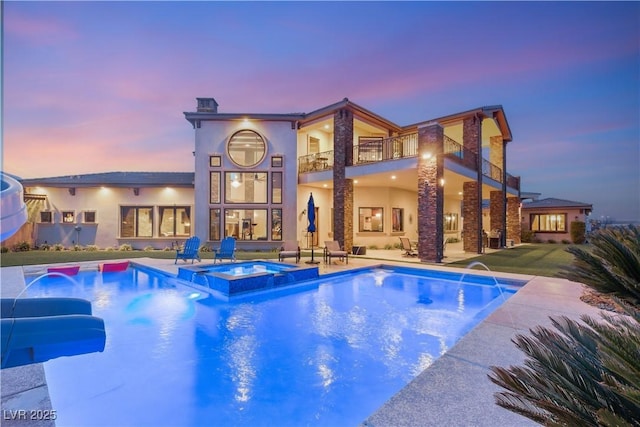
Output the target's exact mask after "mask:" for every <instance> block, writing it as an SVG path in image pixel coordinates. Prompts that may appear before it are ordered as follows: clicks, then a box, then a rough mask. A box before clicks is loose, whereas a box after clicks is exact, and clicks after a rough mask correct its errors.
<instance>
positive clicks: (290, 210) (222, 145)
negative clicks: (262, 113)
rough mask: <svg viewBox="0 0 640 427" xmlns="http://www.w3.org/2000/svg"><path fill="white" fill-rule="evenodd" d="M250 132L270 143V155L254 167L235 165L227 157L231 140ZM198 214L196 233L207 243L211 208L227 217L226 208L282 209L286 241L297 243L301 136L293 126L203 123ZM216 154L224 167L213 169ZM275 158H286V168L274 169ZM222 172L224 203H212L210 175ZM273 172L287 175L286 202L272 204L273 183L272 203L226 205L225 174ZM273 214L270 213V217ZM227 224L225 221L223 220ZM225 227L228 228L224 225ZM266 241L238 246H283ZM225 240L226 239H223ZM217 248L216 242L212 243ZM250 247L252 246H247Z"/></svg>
mask: <svg viewBox="0 0 640 427" xmlns="http://www.w3.org/2000/svg"><path fill="white" fill-rule="evenodd" d="M243 129H249V130H253V131H256V132H258V133H259V134H260V135H261V136H262V137H263V139H264V140H265V142H266V144H267V152H266V155H265V156H264V158H263V160H262V161H261V162H260V163H259V164H257V165H256V166H254V167H251V168H242V167H239V166H237V165H235V164H234V163H233V162H232V161H231V160H230V159H229V156H228V154H227V143H228V141H229V138H230V137H231V136H232V135H233V134H234V133H236V132H237V131H240V130H243ZM194 151H195V153H194V154H195V188H196V190H195V196H194V203H195V211H196V218H197V219H198V221H197V222H196V229H195V234H196V235H197V236H198V237H200V239H201V240H202V241H203V242H209V209H210V208H220V209H222V215H223V216H224V209H248V208H251V207H254V208H255V207H258V208H260V209H268V210H269V212H270V210H271V208H281V209H282V223H283V225H285V226H283V227H282V231H283V235H282V238H283V240H295V239H297V238H298V236H297V234H296V228H295V227H294V226H293V225H294V224H296V222H297V213H298V212H297V211H296V207H297V204H296V201H297V189H296V187H297V183H298V178H297V133H296V129H292V126H291V123H289V122H280V121H259V120H248V121H241V120H230V121H204V120H203V121H202V122H201V126H200V128H196V129H195V150H194ZM212 155H219V156H221V159H222V163H221V166H220V167H210V164H209V158H210V156H212ZM274 155H278V156H282V157H283V165H282V167H277V168H274V167H271V157H272V156H274ZM213 171H219V172H220V187H221V193H220V197H221V203H219V204H210V203H209V202H210V185H209V180H210V172H213ZM229 171H238V172H252V171H255V172H270V171H281V172H282V173H283V177H282V179H283V182H282V187H283V188H282V203H281V204H279V203H278V204H272V203H271V184H270V183H269V186H268V188H269V191H268V193H269V195H268V203H266V204H260V206H256V204H236V203H234V204H225V203H224V180H225V175H224V172H229ZM269 215H270V214H269ZM223 223H224V218H223ZM223 227H224V225H223ZM268 236H269V237H268V239H267V240H266V241H259V242H256V241H250V242H249V241H238V247H239V248H242V247H243V245H245V246H246V245H251V246H250V248H252V249H273V248H275V247H279V246H280V245H281V242H280V241H277V242H274V241H271V240H270V237H271V236H270V235H269V234H268ZM222 237H224V236H222ZM210 243H212V244H213V246H215V244H216V242H210ZM247 248H249V247H247Z"/></svg>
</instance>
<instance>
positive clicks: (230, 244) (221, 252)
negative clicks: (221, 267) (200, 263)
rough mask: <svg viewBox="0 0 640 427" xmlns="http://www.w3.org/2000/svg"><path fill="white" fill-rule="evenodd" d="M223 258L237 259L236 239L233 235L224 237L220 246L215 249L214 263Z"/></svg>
mask: <svg viewBox="0 0 640 427" xmlns="http://www.w3.org/2000/svg"><path fill="white" fill-rule="evenodd" d="M223 259H230V260H231V261H235V260H236V239H234V238H233V237H225V238H224V239H222V242H220V248H219V249H214V250H213V263H214V264H215V263H216V261H218V260H220V262H222V260H223Z"/></svg>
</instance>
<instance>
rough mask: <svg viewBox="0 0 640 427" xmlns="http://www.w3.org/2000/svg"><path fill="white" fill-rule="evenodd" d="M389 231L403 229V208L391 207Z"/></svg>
mask: <svg viewBox="0 0 640 427" xmlns="http://www.w3.org/2000/svg"><path fill="white" fill-rule="evenodd" d="M391 231H396V232H397V231H404V209H402V208H391Z"/></svg>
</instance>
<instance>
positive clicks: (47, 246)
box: [40, 243, 51, 251]
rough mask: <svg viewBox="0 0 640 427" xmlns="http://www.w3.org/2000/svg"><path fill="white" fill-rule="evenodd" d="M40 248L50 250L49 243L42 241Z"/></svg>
mask: <svg viewBox="0 0 640 427" xmlns="http://www.w3.org/2000/svg"><path fill="white" fill-rule="evenodd" d="M40 250H41V251H50V250H51V245H50V244H48V243H43V244H41V245H40Z"/></svg>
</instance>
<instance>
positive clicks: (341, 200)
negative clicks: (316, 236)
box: [333, 108, 353, 251]
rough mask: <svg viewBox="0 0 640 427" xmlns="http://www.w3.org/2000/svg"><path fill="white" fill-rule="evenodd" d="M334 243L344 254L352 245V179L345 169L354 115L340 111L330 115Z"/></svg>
mask: <svg viewBox="0 0 640 427" xmlns="http://www.w3.org/2000/svg"><path fill="white" fill-rule="evenodd" d="M333 134H334V139H333V240H337V241H338V242H339V243H340V246H341V247H342V248H344V250H346V251H351V247H352V246H353V180H351V179H346V174H345V172H346V167H347V166H351V165H352V164H353V112H352V111H351V110H349V109H348V108H342V109H340V110H338V111H336V112H335V113H334V114H333Z"/></svg>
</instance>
